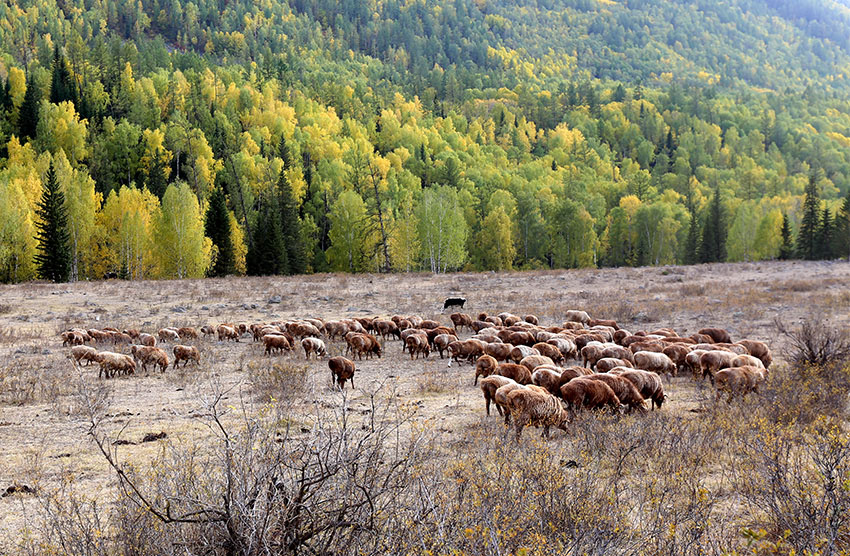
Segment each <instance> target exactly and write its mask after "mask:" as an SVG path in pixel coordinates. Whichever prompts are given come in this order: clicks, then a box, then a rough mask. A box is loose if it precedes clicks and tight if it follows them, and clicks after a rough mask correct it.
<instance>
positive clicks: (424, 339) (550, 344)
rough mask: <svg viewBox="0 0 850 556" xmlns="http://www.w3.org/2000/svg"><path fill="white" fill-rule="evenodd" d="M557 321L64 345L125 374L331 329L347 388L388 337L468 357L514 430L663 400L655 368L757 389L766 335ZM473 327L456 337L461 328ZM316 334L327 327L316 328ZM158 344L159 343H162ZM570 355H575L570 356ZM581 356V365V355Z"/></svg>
mask: <svg viewBox="0 0 850 556" xmlns="http://www.w3.org/2000/svg"><path fill="white" fill-rule="evenodd" d="M565 317H566V319H565V321H564V322H563V323H561V324H560V325H556V326H547V327H544V326H541V325H540V324H539V322H538V319H537V317H535V316H534V315H526V316H523V317H520V316H517V315H513V314H511V313H500V314H499V315H496V316H490V315H487V314H486V313H481V314H479V315H478V316H477V318H473V317H472V316H470V315H468V314H465V313H461V312H458V313H453V314H452V315H451V316H450V319H451V325H449V324H444V323H440V322H438V321H436V320H428V319H423V318H421V317H418V316H400V315H396V316H393V317H391V318H352V319H340V320H329V321H323V320H320V319H314V318H304V319H299V320H293V321H283V322H271V323H239V324H233V323H225V324H219V325H217V326H208V325H207V326H202V327H201V328H200V333H199V332H198V331H197V330H196V329H195V328H192V327H182V328H170V327H169V328H162V329H160V330H159V331H158V332H157V334H156V336H154V335H153V334H148V333H144V332H140V331H138V330H124V331H119V330H117V329H115V328H103V329H99V330H98V329H88V330H84V329H71V330H68V331H65V332H63V333H62V334H61V337H62V340H63V345H70V346H72V347H71V354H70V355H71V357H72V358H73V359H74V360H75V361H76V362H77V363H78V364H79V363H81V362H87V363H89V364H90V363H92V362H94V363H99V364H100V372H99V373H98V376H99V377H100V376H105V377H106V378H110V377H113V376H115V375H116V374H133V373H134V372H135V371H136V366H137V364H138V365H141V366H142V368H143V369H144V370H145V371H147V368H148V365H151V366H152V367H153V368H154V369H156V368H157V367H159V368H160V370H161V371H165V370H166V369H167V368H168V366H169V364H171V362H170V361H169V356H168V352H167V351H166V350H164V349H163V348H162V347H159V346H161V345H162V344H164V343H171V344H172V350H171V352H172V355H173V366H174V367H177V366H178V364H179V363H180V362H181V361H182V362H183V364H184V366H185V365H186V364H187V363H188V362H190V361H193V362H195V363H196V364H199V363H200V352H199V351H198V348H197V347H196V346H192V345H183V344H180V343H179V342H181V341H186V340H197V339H198V338H199V336H201V335H202V336H203V337H204V338H207V337H212V338H216V339H218V341H220V342H224V341H233V342H239V340H240V339H242V338H246V337H249V336H250V338H252V340H253V341H254V342H261V343H262V345H263V346H264V348H265V350H264V351H265V354H267V355H268V356H272V355H275V354H278V353H292V352H293V351H294V350H295V348H296V346H298V345H300V346H301V349H302V350H303V351H304V355H305V358H307V359H310V357H311V356H315V357H316V358H320V357H324V356H325V355H326V354H327V348H326V345H325V339H326V340H327V341H331V342H333V341H342V342H344V344H345V355H346V356H349V357H350V358H351V359H349V358H347V357H344V356H337V357H331V358H330V359H329V360H328V367H329V369H330V370H331V375H332V380H333V382H334V383H335V384H336V385H337V386H338V387H339V388H343V387H344V386H345V383H346V381H350V382H351V387H352V388H353V387H354V374H355V372H356V366H355V363H354V360H355V359H359V360H362V359H363V357H364V356H365V357H366V358H371V357H379V358H380V357H381V356H382V355H383V351H384V347H383V346H382V343H381V341H380V340H379V339H378V338H379V337H380V338H381V340H382V341H383V342H384V344H386V343H387V342H388V341H390V340H392V339H396V340H398V341H399V342H400V343H401V351H402V352H403V353H404V352H406V353H407V355H408V356H409V357H410V358H411V359H414V358H417V359H418V358H420V357H422V358H427V357H429V355H430V354H431V352H434V351H436V352H438V353H439V355H440V357H441V358H444V357H448V358H449V361H448V365H449V366H450V367H451V365H452V363H453V362H456V363H458V364H460V363H461V362H468V363H470V364H473V365H474V369H475V377H474V384H477V383H478V379H479V378H481V385H480V387H481V391H482V393H483V395H484V400H485V410H486V412H487V415H489V414H490V406H491V404H495V406H496V409H497V411H498V412H499V414H500V415H503V416H504V418H505V423H506V424H508V423H510V422H511V420H513V423H514V426H515V428H516V435H517V439H519V438H520V436H521V434H522V429H523V428H524V427H526V426H535V427H543V436H548V435H549V429H550V427H552V426H556V427H559V428H562V429H564V428H565V427H566V424H567V423H568V422H569V420H570V419H571V415H572V414H573V413H574V412H576V411H579V410H582V409H600V408H610V409H611V410H612V411H615V412H619V411H622V410H625V411H646V403H647V401H648V402H649V403H650V405H651V407H652V409H653V410H654V409H656V408H660V407H661V405H662V404H663V403H664V401H665V399H666V396H665V394H664V386H663V382H662V379H661V377H662V376H664V375H669V376H676V375H677V374H678V373H679V372H684V371H690V372H691V373H693V375H694V376H695V377H697V378H699V379H705V378H708V379H709V380H711V382H712V383H713V384H714V385H715V387H716V389H717V398H718V399H719V398H720V396H721V395H722V393H724V392H725V393H728V395H729V400H730V401H731V399H732V397H733V396H735V395H741V396H744V395H746V394H747V393H749V392H753V391H757V390H758V386H759V384H760V383H761V382H763V381H764V380H765V379H766V378H767V368H768V367H769V366H770V364H771V362H772V358H771V354H770V349H769V348H768V346H767V344H765V343H764V342H761V341H756V340H738V341H737V342H732V339H731V337H730V335H729V333H728V332H727V331H725V330H722V329H718V328H704V329H702V330H700V331H699V332H698V333H696V334H693V335H691V336H689V337H680V336H679V335H678V334H677V333H676V332H675V331H674V330H672V329H669V328H660V329H657V330H652V331H637V332H635V333H634V334H633V333H631V332H629V331H628V330H625V329H622V328H620V327H619V326H618V325H617V323H616V322H614V321H610V320H598V319H592V318H590V316H589V315H588V314H587V313H586V312H584V311H567V312H566V314H565ZM464 329H466V330H468V331H469V332H470V334H471V336H470V337H468V338H466V339H463V340H462V339H460V333H461V332H462V331H463V330H464ZM323 338H324V339H323ZM104 343H111V344H113V345H116V346H117V345H122V344H123V345H125V346H127V351H129V353H119V352H116V351H98V350H97V349H95V348H94V347H93V346H92V345H89V344H104ZM158 344H159V346H158ZM570 361H574V362H575V363H576V364H575V365H567V363H568V362H570ZM579 362H581V365H577V363H579Z"/></svg>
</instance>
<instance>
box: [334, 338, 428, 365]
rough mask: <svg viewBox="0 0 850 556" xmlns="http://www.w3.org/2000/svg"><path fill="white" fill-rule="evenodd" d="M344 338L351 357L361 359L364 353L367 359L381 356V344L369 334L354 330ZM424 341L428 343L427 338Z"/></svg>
mask: <svg viewBox="0 0 850 556" xmlns="http://www.w3.org/2000/svg"><path fill="white" fill-rule="evenodd" d="M346 339H347V340H348V347H349V348H350V349H351V353H352V358H353V357H355V356H356V357H358V358H360V360H362V359H363V355H366V358H367V359H368V358H370V357H372V355H377V356H378V357H379V358H380V357H381V344H379V343H378V339H377V338H375V337H374V336H372V335H371V334H365V333H362V332H356V333H354V334H353V335H352V336H350V337H349V336H346ZM425 343H426V344H427V343H428V342H427V340H426V342H425Z"/></svg>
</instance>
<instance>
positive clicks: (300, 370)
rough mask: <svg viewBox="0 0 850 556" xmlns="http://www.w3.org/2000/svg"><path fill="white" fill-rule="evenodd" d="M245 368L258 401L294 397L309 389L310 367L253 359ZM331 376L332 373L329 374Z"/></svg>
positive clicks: (286, 362)
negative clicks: (308, 376)
mask: <svg viewBox="0 0 850 556" xmlns="http://www.w3.org/2000/svg"><path fill="white" fill-rule="evenodd" d="M245 368H246V370H247V372H248V378H249V379H250V381H251V384H252V386H253V392H254V394H255V395H256V397H257V399H259V400H261V401H269V400H270V399H281V397H287V398H289V397H292V396H293V395H296V394H300V393H302V392H304V391H305V390H306V388H307V374H308V372H307V371H308V367H307V366H306V365H295V364H293V363H290V362H288V361H276V360H274V359H252V360H250V361H248V362H247V364H246V365H245ZM328 376H330V372H329V373H328Z"/></svg>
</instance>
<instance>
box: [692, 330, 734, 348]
mask: <svg viewBox="0 0 850 556" xmlns="http://www.w3.org/2000/svg"><path fill="white" fill-rule="evenodd" d="M697 333H698V334H705V335H706V336H709V337H710V338H711V341H712V342H714V343H715V344H731V343H732V337H731V336H730V335H729V332H727V331H726V330H723V329H722V328H702V329H700V330H699V331H698V332H697Z"/></svg>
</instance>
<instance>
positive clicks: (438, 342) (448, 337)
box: [434, 334, 457, 359]
mask: <svg viewBox="0 0 850 556" xmlns="http://www.w3.org/2000/svg"><path fill="white" fill-rule="evenodd" d="M452 342H457V336H455V335H453V334H439V335H438V336H437V337H435V338H434V349H436V350H437V351H439V352H440V359H442V358H443V353H444V352H445V351H446V350H447V349H449V344H450V343H452Z"/></svg>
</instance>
